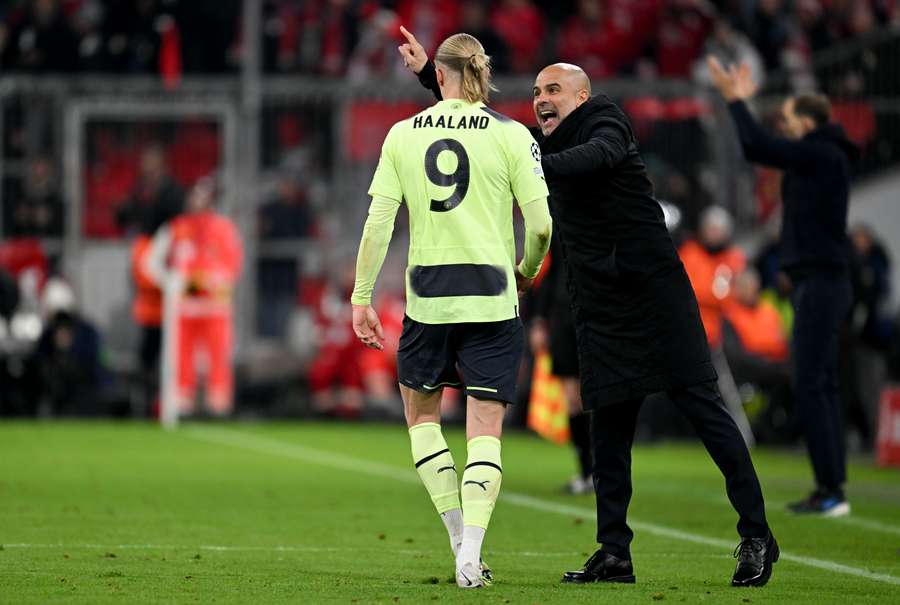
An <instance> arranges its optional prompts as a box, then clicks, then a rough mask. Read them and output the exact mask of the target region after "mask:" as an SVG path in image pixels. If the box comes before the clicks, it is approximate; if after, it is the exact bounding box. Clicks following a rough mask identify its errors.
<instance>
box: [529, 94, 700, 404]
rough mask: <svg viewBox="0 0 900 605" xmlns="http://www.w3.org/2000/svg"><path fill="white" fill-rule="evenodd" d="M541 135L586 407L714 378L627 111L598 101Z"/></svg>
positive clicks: (691, 297) (694, 304) (696, 313)
mask: <svg viewBox="0 0 900 605" xmlns="http://www.w3.org/2000/svg"><path fill="white" fill-rule="evenodd" d="M539 138H540V139H543V140H540V143H541V150H542V152H543V154H544V156H543V162H542V163H543V167H544V174H545V176H546V179H547V185H548V187H549V189H550V211H551V214H552V216H553V221H554V231H555V232H556V233H558V234H559V235H560V239H561V241H562V244H563V246H562V247H563V251H564V254H565V258H566V262H567V267H568V287H569V294H570V297H571V303H572V309H573V312H574V315H575V326H576V332H577V338H578V349H579V366H580V370H581V379H582V396H583V399H584V405H585V407H586V408H589V409H590V408H595V407H598V406H602V405H607V404H610V403H616V402H620V401H624V400H636V399H640V398H642V397H644V396H645V395H648V394H650V393H654V392H657V391H663V390H668V389H672V388H677V387H683V386H690V385H692V384H697V383H700V382H705V381H708V380H714V379H715V378H716V373H715V370H714V369H713V367H712V364H711V363H710V356H709V347H708V345H707V342H706V336H705V334H704V332H703V326H702V324H701V322H700V312H699V309H698V307H697V300H696V298H695V296H694V291H693V290H692V288H691V284H690V281H689V280H688V277H687V274H686V273H685V271H684V267H683V265H682V264H681V260H680V259H679V258H678V254H677V252H676V251H675V246H674V244H673V243H672V239H671V237H670V236H669V233H668V231H666V227H665V223H664V221H663V214H662V210H661V208H660V206H659V203H658V202H657V201H656V200H655V199H654V198H653V191H652V185H651V183H650V180H649V179H648V178H647V170H646V167H645V166H644V162H643V160H641V157H640V154H639V152H638V147H637V142H636V141H635V138H634V133H633V131H632V129H631V125H630V124H629V122H628V119H627V118H626V117H625V114H624V113H622V111H621V110H620V109H619V108H618V107H617V106H616V105H615V104H614V103H613V102H612V101H610V100H609V98H608V97H606V96H605V95H597V96H595V97H593V98H592V99H590V100H589V101H587V102H586V103H584V104H583V105H581V106H580V107H579V108H578V109H576V110H575V111H573V112H572V113H571V114H569V115H568V116H567V117H566V118H565V119H564V120H563V121H562V122H561V123H560V124H559V126H557V128H556V130H554V131H553V133H551V134H550V135H549V136H548V137H546V138H543V137H539Z"/></svg>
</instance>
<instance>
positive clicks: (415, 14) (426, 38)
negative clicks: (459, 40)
mask: <svg viewBox="0 0 900 605" xmlns="http://www.w3.org/2000/svg"><path fill="white" fill-rule="evenodd" d="M397 15H398V16H399V17H400V23H402V24H403V25H404V26H406V29H408V30H409V31H411V32H415V34H416V39H418V40H419V43H420V44H421V45H422V46H424V47H425V52H427V53H428V56H429V57H434V51H435V50H437V47H438V44H440V43H441V42H443V41H444V39H446V38H447V37H449V36H451V35H453V34H455V33H456V32H458V31H459V18H460V6H459V3H458V2H457V1H456V0H397Z"/></svg>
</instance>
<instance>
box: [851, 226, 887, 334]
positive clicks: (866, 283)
mask: <svg viewBox="0 0 900 605" xmlns="http://www.w3.org/2000/svg"><path fill="white" fill-rule="evenodd" d="M850 241H851V243H852V244H853V253H854V254H853V263H852V265H851V270H852V280H853V293H854V305H853V313H852V317H853V328H854V332H855V333H856V335H857V336H858V337H859V338H860V340H861V341H862V342H863V343H865V344H866V345H868V346H871V347H874V348H876V349H884V347H886V346H887V344H888V342H889V341H890V338H891V332H892V326H891V319H890V316H889V314H888V313H886V311H885V307H886V305H887V303H888V298H889V296H890V276H891V261H890V258H889V257H888V253H887V251H886V250H885V247H884V246H883V245H882V244H881V242H879V241H878V240H877V239H876V238H875V235H874V233H873V232H872V228H871V227H869V226H868V225H864V224H858V225H854V226H853V227H851V229H850Z"/></svg>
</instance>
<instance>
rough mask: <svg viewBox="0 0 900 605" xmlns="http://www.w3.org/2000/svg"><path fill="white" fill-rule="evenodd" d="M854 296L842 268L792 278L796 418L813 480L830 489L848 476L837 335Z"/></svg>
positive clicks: (838, 486) (838, 485)
mask: <svg viewBox="0 0 900 605" xmlns="http://www.w3.org/2000/svg"><path fill="white" fill-rule="evenodd" d="M852 296H853V294H852V290H851V286H850V280H849V279H848V278H847V277H846V276H844V275H841V274H838V275H820V276H810V277H805V278H803V279H800V280H795V282H794V292H793V294H792V295H791V304H792V305H793V307H794V336H793V354H794V376H793V379H794V380H793V383H794V393H795V396H796V399H797V408H796V409H797V421H798V423H799V425H800V428H801V430H802V432H803V436H804V438H805V439H806V447H807V449H808V450H809V458H810V461H811V462H812V467H813V473H814V474H815V478H816V484H817V486H818V487H819V488H821V489H825V490H828V491H839V490H840V489H841V486H842V485H843V484H844V482H845V481H846V480H847V451H846V446H845V442H844V430H845V427H844V406H843V404H842V402H841V396H840V381H839V359H840V344H839V339H840V329H841V324H842V323H843V321H844V319H845V318H846V316H847V313H848V312H849V310H850V305H851V303H852Z"/></svg>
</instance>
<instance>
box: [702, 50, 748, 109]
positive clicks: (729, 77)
mask: <svg viewBox="0 0 900 605" xmlns="http://www.w3.org/2000/svg"><path fill="white" fill-rule="evenodd" d="M706 64H707V66H708V67H709V74H710V76H712V82H713V86H715V87H716V89H717V90H718V91H719V93H721V95H722V96H723V97H724V98H725V100H726V101H737V100H746V99H749V98H751V97H752V96H753V95H755V94H756V91H757V90H758V88H759V86H758V85H757V83H756V82H754V81H753V75H752V74H751V73H750V66H749V65H747V64H746V63H741V65H740V66H737V65H733V64H732V65H729V66H728V68H727V69H726V68H725V67H723V66H722V64H721V63H720V62H719V60H718V59H717V58H715V57H714V56H712V55H709V56H707V57H706Z"/></svg>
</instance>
